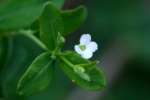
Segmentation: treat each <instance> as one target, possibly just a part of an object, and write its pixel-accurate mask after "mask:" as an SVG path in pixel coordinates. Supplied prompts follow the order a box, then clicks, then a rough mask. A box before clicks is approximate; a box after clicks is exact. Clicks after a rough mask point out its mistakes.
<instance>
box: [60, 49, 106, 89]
mask: <svg viewBox="0 0 150 100" xmlns="http://www.w3.org/2000/svg"><path fill="white" fill-rule="evenodd" d="M59 58H60V60H59V63H60V66H61V68H62V69H63V71H64V72H65V73H66V75H67V76H68V77H69V78H70V79H71V80H72V81H73V82H75V83H76V84H77V85H79V86H80V87H82V88H85V89H88V90H101V89H103V88H104V87H105V85H106V80H105V77H104V74H103V72H102V70H100V69H98V68H97V66H96V63H95V62H90V61H88V60H86V59H83V58H81V56H80V55H78V54H77V53H75V52H71V51H68V52H65V53H63V54H62V55H60V56H59Z"/></svg>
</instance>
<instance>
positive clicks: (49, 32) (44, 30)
mask: <svg viewBox="0 0 150 100" xmlns="http://www.w3.org/2000/svg"><path fill="white" fill-rule="evenodd" d="M58 33H63V22H62V19H61V15H60V11H59V10H58V9H57V8H56V7H55V6H54V5H53V4H52V3H50V4H49V5H47V6H46V7H45V9H44V12H43V14H42V16H41V17H40V38H41V40H42V42H43V43H44V44H45V45H46V46H47V47H48V48H49V49H50V50H51V51H52V50H54V49H55V47H56V44H57V43H56V42H57V41H56V40H57V36H58Z"/></svg>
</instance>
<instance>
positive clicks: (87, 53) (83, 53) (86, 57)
mask: <svg viewBox="0 0 150 100" xmlns="http://www.w3.org/2000/svg"><path fill="white" fill-rule="evenodd" d="M81 56H82V57H83V58H85V59H90V58H91V57H92V56H93V53H92V52H91V51H89V50H85V51H84V52H82V53H81Z"/></svg>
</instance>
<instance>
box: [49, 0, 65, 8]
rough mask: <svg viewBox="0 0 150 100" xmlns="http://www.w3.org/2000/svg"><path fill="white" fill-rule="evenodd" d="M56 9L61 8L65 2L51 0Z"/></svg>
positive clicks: (62, 0) (63, 0)
mask: <svg viewBox="0 0 150 100" xmlns="http://www.w3.org/2000/svg"><path fill="white" fill-rule="evenodd" d="M51 1H52V2H53V3H54V4H55V5H56V6H57V7H58V8H62V7H63V5H64V3H65V0H51Z"/></svg>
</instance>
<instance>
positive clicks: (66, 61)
mask: <svg viewBox="0 0 150 100" xmlns="http://www.w3.org/2000/svg"><path fill="white" fill-rule="evenodd" d="M63 3H64V1H63V0H61V2H60V0H50V1H48V0H21V1H20V0H10V1H9V0H8V1H7V0H6V2H4V3H2V4H0V32H1V33H0V39H1V42H0V43H1V44H2V45H0V46H1V52H2V53H1V52H0V54H1V55H0V57H3V55H4V53H5V52H6V51H9V49H10V48H7V49H6V48H5V47H4V46H3V45H4V43H5V44H6V42H5V39H6V38H7V40H9V38H10V37H12V36H15V35H24V36H26V37H28V38H30V39H31V40H32V41H33V42H35V43H36V44H37V45H38V46H39V47H40V48H41V49H42V50H41V52H40V53H39V54H38V55H36V56H37V57H36V58H35V59H34V60H33V61H32V63H31V64H30V65H29V66H28V67H27V68H26V70H25V71H24V74H23V75H22V76H21V77H20V79H19V81H18V84H17V89H16V91H17V93H18V94H19V95H25V96H29V95H32V94H35V93H38V92H40V91H43V90H45V89H46V88H47V87H48V86H49V84H50V83H51V82H52V81H53V72H54V70H55V67H57V66H56V65H59V67H61V69H62V70H63V71H64V73H65V74H66V75H67V76H68V77H69V78H70V79H71V80H72V81H73V82H74V83H75V84H77V85H79V86H80V87H82V88H85V89H88V90H101V89H103V88H104V87H105V85H106V82H105V77H104V74H103V72H102V71H101V69H98V68H97V66H96V65H97V63H96V61H90V60H87V59H84V58H82V57H81V56H80V55H79V54H77V53H76V52H74V51H64V50H62V49H63V46H64V43H65V37H66V36H67V35H69V34H70V33H72V32H73V31H75V30H76V29H78V28H79V27H80V25H81V24H82V23H83V22H84V21H85V18H86V16H87V11H86V8H85V7H84V6H79V7H77V8H75V9H73V10H65V11H63V10H61V9H60V8H61V6H62V5H63ZM10 42H11V40H10ZM5 49H6V51H5ZM16 51H17V49H16ZM30 52H35V51H30ZM31 54H32V53H31ZM7 55H9V54H7ZM0 59H2V58H0ZM2 60H3V59H2ZM1 62H2V61H1ZM4 63H5V62H4Z"/></svg>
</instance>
